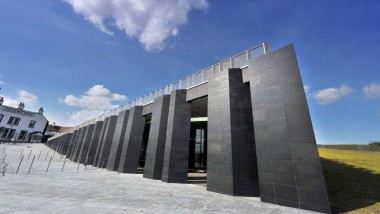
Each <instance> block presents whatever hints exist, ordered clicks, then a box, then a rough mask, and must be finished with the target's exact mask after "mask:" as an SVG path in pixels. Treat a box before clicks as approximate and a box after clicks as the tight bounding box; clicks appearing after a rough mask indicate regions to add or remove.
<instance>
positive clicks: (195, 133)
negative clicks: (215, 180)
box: [189, 122, 207, 169]
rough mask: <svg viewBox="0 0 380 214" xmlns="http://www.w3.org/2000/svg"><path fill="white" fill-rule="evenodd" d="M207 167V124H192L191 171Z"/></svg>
mask: <svg viewBox="0 0 380 214" xmlns="http://www.w3.org/2000/svg"><path fill="white" fill-rule="evenodd" d="M206 167H207V122H195V123H191V132H190V148H189V169H205V168H206Z"/></svg>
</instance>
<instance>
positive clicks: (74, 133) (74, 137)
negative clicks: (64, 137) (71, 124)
mask: <svg viewBox="0 0 380 214" xmlns="http://www.w3.org/2000/svg"><path fill="white" fill-rule="evenodd" d="M77 136H78V130H74V132H73V135H72V137H71V139H70V143H69V148H68V149H67V153H66V158H70V157H71V153H72V151H73V148H74V144H75V140H76V138H77Z"/></svg>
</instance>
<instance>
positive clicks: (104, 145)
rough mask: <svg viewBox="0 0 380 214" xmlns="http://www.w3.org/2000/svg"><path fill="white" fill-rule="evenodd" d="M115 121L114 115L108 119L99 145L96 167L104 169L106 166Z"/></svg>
mask: <svg viewBox="0 0 380 214" xmlns="http://www.w3.org/2000/svg"><path fill="white" fill-rule="evenodd" d="M116 121H117V116H116V115H112V116H110V117H109V119H108V123H107V126H106V127H105V129H104V134H103V139H102V141H101V144H100V151H99V158H98V162H97V165H96V166H97V167H100V168H105V167H106V166H107V163H108V157H109V154H110V149H111V145H112V139H113V135H114V133H115V127H116Z"/></svg>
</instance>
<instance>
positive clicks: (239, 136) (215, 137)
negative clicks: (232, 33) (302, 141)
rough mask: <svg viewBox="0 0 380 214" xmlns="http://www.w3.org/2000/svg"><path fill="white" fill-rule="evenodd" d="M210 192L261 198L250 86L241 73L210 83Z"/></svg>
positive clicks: (218, 76)
mask: <svg viewBox="0 0 380 214" xmlns="http://www.w3.org/2000/svg"><path fill="white" fill-rule="evenodd" d="M208 87H209V88H208V133H207V134H208V145H207V190H209V191H213V192H219V193H224V194H229V195H238V196H258V195H259V185H258V174H257V160H256V151H255V141H254V132H253V131H254V130H253V121H252V108H251V104H250V102H251V99H250V92H249V86H248V85H246V84H244V83H243V80H242V71H241V70H240V69H229V70H226V71H222V72H220V73H218V74H215V75H213V76H211V78H210V80H209V83H208Z"/></svg>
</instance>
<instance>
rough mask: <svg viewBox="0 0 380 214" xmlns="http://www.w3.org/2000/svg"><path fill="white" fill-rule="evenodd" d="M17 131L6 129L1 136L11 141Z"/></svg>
mask: <svg viewBox="0 0 380 214" xmlns="http://www.w3.org/2000/svg"><path fill="white" fill-rule="evenodd" d="M15 131H16V129H7V128H5V129H4V130H3V132H2V134H1V138H2V139H11V138H12V137H13V135H14V134H15Z"/></svg>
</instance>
